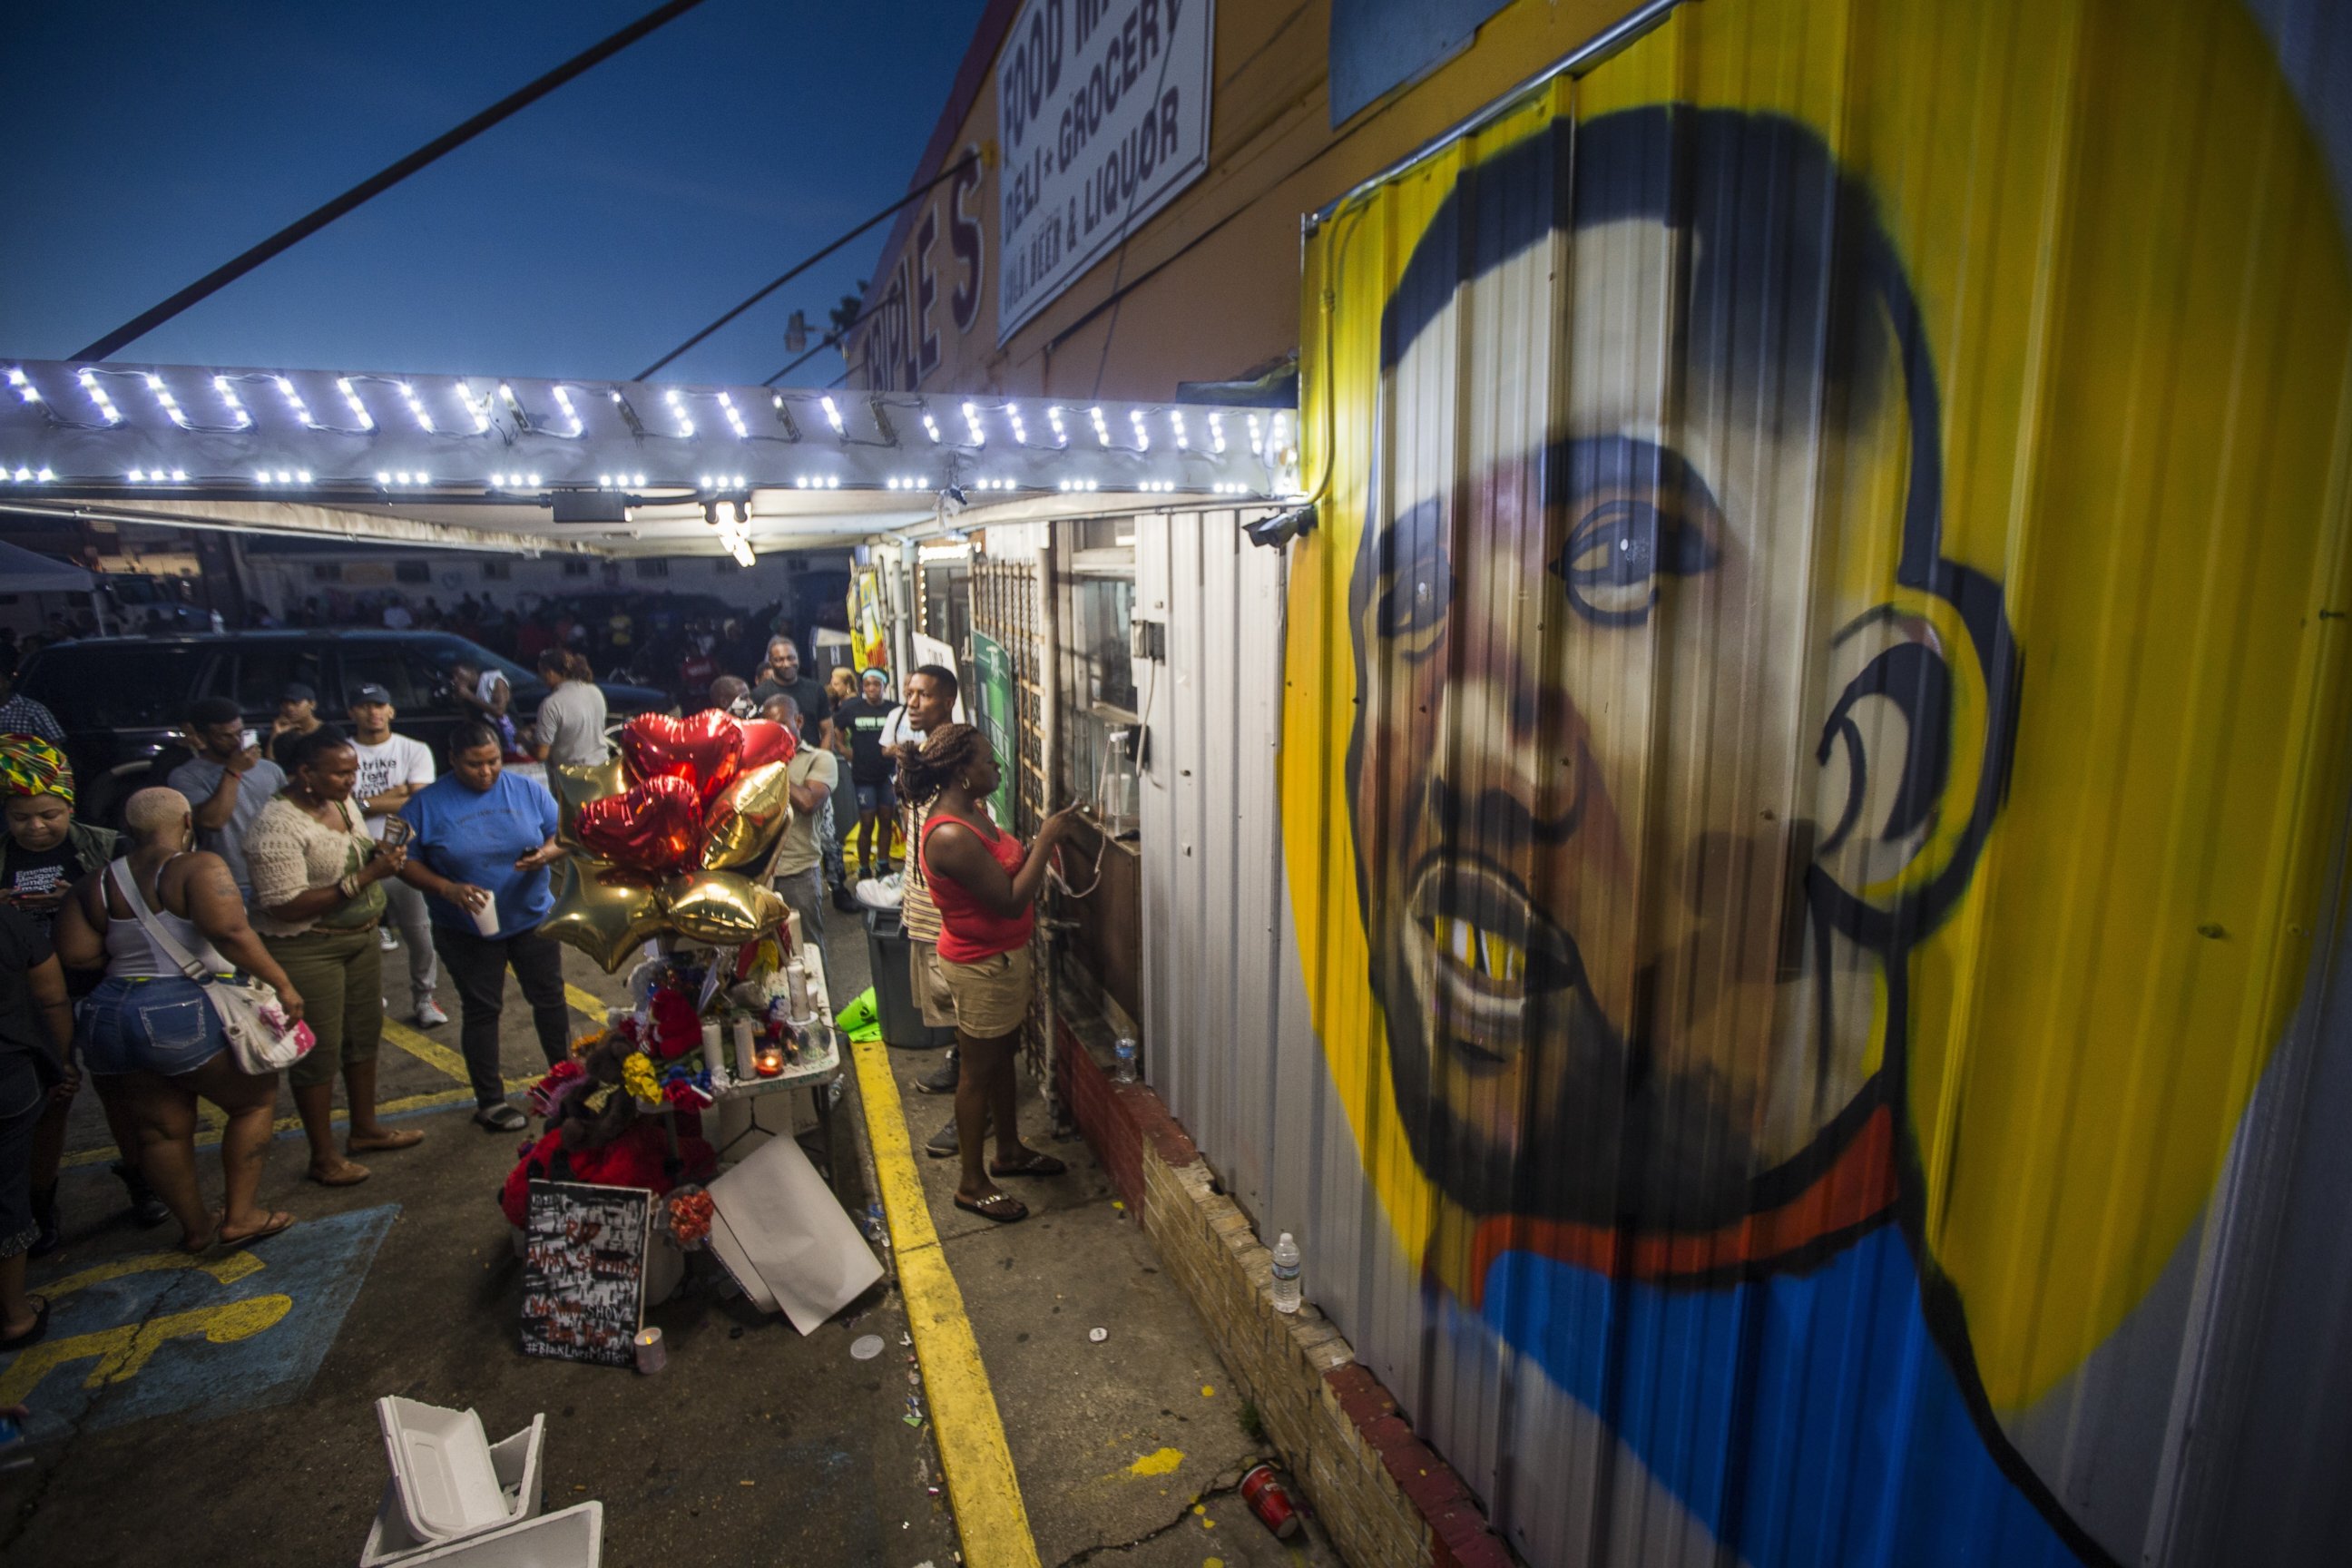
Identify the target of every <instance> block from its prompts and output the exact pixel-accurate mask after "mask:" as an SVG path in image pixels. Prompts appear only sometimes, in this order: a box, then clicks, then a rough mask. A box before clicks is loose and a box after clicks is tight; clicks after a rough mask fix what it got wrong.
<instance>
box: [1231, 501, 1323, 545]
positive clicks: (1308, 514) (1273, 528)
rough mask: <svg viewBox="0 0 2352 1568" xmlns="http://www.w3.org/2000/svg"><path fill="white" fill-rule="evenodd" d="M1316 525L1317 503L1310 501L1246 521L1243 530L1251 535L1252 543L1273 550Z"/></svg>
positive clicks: (1250, 540)
mask: <svg viewBox="0 0 2352 1568" xmlns="http://www.w3.org/2000/svg"><path fill="white" fill-rule="evenodd" d="M1314 527H1315V505H1314V503H1313V502H1312V501H1310V502H1308V503H1307V505H1305V506H1295V507H1292V508H1291V509H1290V510H1287V511H1278V512H1276V513H1275V514H1274V515H1273V516H1272V517H1262V518H1259V519H1258V520H1257V521H1255V522H1245V523H1244V524H1242V531H1243V532H1244V533H1245V534H1247V535H1249V542H1251V543H1252V544H1260V545H1264V546H1265V547H1266V548H1267V549H1269V550H1272V549H1279V548H1280V547H1281V546H1283V545H1286V544H1287V543H1289V542H1291V541H1292V540H1294V539H1297V537H1298V536H1299V535H1300V534H1303V533H1307V532H1309V531H1312V530H1313V529H1314Z"/></svg>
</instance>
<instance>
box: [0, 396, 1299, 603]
mask: <svg viewBox="0 0 2352 1568" xmlns="http://www.w3.org/2000/svg"><path fill="white" fill-rule="evenodd" d="M0 382H5V385H0V511H5V512H14V513H17V514H20V515H33V516H41V517H48V518H57V519H76V518H79V519H81V520H84V521H118V522H133V523H152V524H161V525H164V526H179V527H194V528H213V529H226V530H231V531H239V532H252V533H291V534H300V535H307V536H311V537H326V538H346V539H364V540H370V541H374V542H385V543H398V544H407V545H417V546H427V547H442V548H452V549H464V550H488V551H500V552H520V553H533V554H535V553H540V552H584V553H591V554H598V555H679V554H723V553H734V554H736V555H738V556H739V558H744V557H746V556H748V554H749V553H750V552H755V551H775V550H784V549H793V548H808V547H824V546H833V547H839V546H841V545H843V544H845V543H848V542H854V541H857V540H864V539H871V538H877V537H886V536H894V535H895V536H901V537H904V536H912V535H920V534H923V533H928V532H935V531H940V530H941V529H943V528H945V527H947V526H949V524H950V521H952V522H953V523H954V524H955V525H956V526H960V527H961V526H976V527H984V526H987V525H989V524H992V523H995V522H1000V521H1002V522H1012V521H1027V520H1030V519H1034V518H1038V517H1045V516H1055V515H1068V514H1070V513H1072V512H1076V511H1084V512H1086V513H1087V514H1091V515H1101V514H1104V513H1110V512H1118V511H1126V510H1146V509H1158V508H1166V507H1169V506H1171V505H1181V504H1182V503H1183V501H1184V500H1186V499H1188V498H1195V499H1198V500H1202V501H1204V502H1209V501H1220V500H1221V501H1222V502H1223V504H1228V505H1230V504H1233V503H1234V501H1235V500H1242V501H1246V500H1271V499H1275V498H1277V497H1280V496H1283V495H1286V494H1288V493H1290V492H1291V491H1293V490H1295V489H1296V488H1297V451H1296V443H1297V419H1296V418H1295V416H1292V415H1290V414H1289V413H1288V412H1287V411H1282V410H1277V411H1272V412H1267V411H1261V410H1244V409H1235V408H1223V407H1210V406H1204V405H1169V404H1124V403H1120V404H1104V405H1096V404H1091V403H1089V404H1056V403H1051V402H1046V401H1043V400H1037V401H1030V400H1008V399H1005V398H1002V397H974V398H961V397H948V396H940V395H919V394H913V393H851V392H826V391H814V392H812V391H803V390H777V389H772V388H769V387H764V386H737V387H720V386H687V385H664V384H647V383H642V382H603V381H538V380H523V379H505V380H501V379H497V378H491V377H482V376H449V375H395V374H382V373H376V372H358V371H353V372H334V371H275V370H257V369H251V368H241V367H195V366H186V365H125V364H120V363H112V362H109V363H100V364H77V363H59V362H55V361H20V362H15V363H10V362H7V361H5V360H0Z"/></svg>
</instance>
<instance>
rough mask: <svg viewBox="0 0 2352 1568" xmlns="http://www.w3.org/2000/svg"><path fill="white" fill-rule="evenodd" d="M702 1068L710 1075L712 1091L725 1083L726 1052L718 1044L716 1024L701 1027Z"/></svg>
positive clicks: (717, 1027)
mask: <svg viewBox="0 0 2352 1568" xmlns="http://www.w3.org/2000/svg"><path fill="white" fill-rule="evenodd" d="M702 1066H703V1068H704V1069H705V1070H706V1071H708V1072H709V1074H710V1084H711V1087H712V1088H713V1089H716V1088H717V1087H719V1084H720V1083H722V1082H723V1081H725V1079H726V1077H727V1052H726V1050H725V1049H724V1048H723V1047H720V1045H719V1026H718V1025H716V1024H705V1025H703V1026H702Z"/></svg>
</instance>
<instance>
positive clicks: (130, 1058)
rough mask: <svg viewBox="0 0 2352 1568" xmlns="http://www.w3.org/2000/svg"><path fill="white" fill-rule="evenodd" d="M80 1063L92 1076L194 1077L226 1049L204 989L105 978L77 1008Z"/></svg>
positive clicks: (166, 981)
mask: <svg viewBox="0 0 2352 1568" xmlns="http://www.w3.org/2000/svg"><path fill="white" fill-rule="evenodd" d="M76 1032H77V1033H78V1034H79V1036H80V1037H81V1053H82V1061H83V1063H84V1064H85V1065H86V1066H87V1067H88V1068H89V1070H90V1071H92V1072H94V1073H126V1072H152V1073H159V1074H161V1075H162V1076H163V1077H165V1078H172V1077H175V1076H177V1075H178V1074H180V1073H184V1072H192V1071H194V1069H195V1068H200V1067H202V1066H204V1065H205V1063H206V1062H208V1061H210V1060H212V1058H215V1057H216V1056H218V1055H219V1054H220V1053H221V1052H222V1051H224V1050H226V1049H227V1048H228V1037H227V1036H226V1034H224V1033H223V1032H222V1031H221V1022H220V1015H219V1014H217V1013H215V1012H214V1011H213V1005H212V1003H210V1002H209V1001H207V1000H205V988H204V987H203V986H201V985H198V984H196V983H195V982H194V981H192V980H183V979H181V978H180V977H179V976H178V975H176V974H175V975H170V976H166V977H164V978H162V979H156V980H127V979H115V978H109V979H106V980H102V981H100V983H99V986H98V989H97V990H95V991H93V992H91V993H90V994H89V996H88V997H86V998H85V999H84V1000H83V1002H82V1005H81V1012H80V1014H79V1020H78V1028H77V1031H76Z"/></svg>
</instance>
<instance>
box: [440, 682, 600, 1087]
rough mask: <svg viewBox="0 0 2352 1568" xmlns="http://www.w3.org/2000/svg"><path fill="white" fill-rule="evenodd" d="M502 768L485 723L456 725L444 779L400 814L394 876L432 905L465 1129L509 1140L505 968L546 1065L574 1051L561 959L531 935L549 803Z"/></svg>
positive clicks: (545, 857) (547, 852)
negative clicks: (468, 1112)
mask: <svg viewBox="0 0 2352 1568" xmlns="http://www.w3.org/2000/svg"><path fill="white" fill-rule="evenodd" d="M501 761H502V753H501V752H500V748H499V737H498V734H497V733H496V732H495V731H492V730H491V729H490V727H489V726H488V725H487V724H478V723H474V722H472V721H467V722H466V723H463V724H460V725H458V726H457V731H456V732H455V733H453V734H452V735H451V736H450V737H449V771H448V772H447V773H443V774H442V775H441V777H440V779H439V781H438V782H436V783H435V784H432V785H431V786H430V787H428V788H425V789H422V790H419V791H417V793H416V794H415V795H414V796H412V797H411V798H410V800H409V802H408V804H407V805H404V806H402V807H401V808H400V815H401V816H404V817H406V818H407V819H408V823H409V826H412V827H414V828H415V830H416V856H415V858H414V859H412V860H410V861H409V862H408V869H407V870H406V871H404V872H403V873H402V876H403V878H404V880H406V881H407V883H408V884H409V886H411V887H415V888H422V889H425V892H426V893H427V894H428V895H429V896H430V902H429V904H428V905H427V908H428V909H429V910H431V911H432V915H433V947H434V951H435V952H438V953H440V955H441V967H442V968H443V969H444V970H446V972H447V973H448V975H449V978H450V979H452V980H454V981H456V982H457V1001H458V1005H459V1017H460V1019H461V1021H460V1023H459V1024H458V1026H457V1032H458V1038H459V1041H460V1043H461V1044H462V1046H463V1047H464V1049H465V1053H466V1071H467V1076H468V1077H470V1078H471V1079H472V1080H473V1086H474V1120H475V1121H476V1122H477V1123H478V1124H479V1125H480V1126H481V1128H482V1130H483V1131H486V1132H512V1131H516V1130H518V1129H520V1127H522V1126H523V1125H524V1124H525V1121H526V1120H527V1119H526V1118H525V1117H524V1115H523V1113H522V1112H521V1111H520V1110H517V1109H516V1108H515V1107H514V1106H512V1105H509V1103H508V1102H507V1088H506V1079H505V1078H504V1077H503V1076H502V1074H501V1073H500V1071H499V1016H500V1014H501V1013H502V1012H503V1011H504V1010H505V1004H506V992H507V971H508V970H509V969H511V970H513V971H514V977H515V982H516V984H519V985H520V986H521V987H522V995H523V1000H524V1001H526V1002H528V1003H530V1019H531V1023H532V1025H533V1026H535V1027H536V1028H537V1029H538V1031H539V1048H540V1052H541V1055H543V1056H545V1057H546V1058H547V1061H548V1065H549V1066H551V1067H552V1066H553V1065H554V1064H556V1063H557V1062H560V1061H562V1060H563V1059H564V1058H566V1057H567V1056H569V1055H570V1054H571V1049H572V1005H571V1002H570V1001H569V999H568V998H566V997H565V995H564V994H563V951H562V949H561V948H559V947H558V946H556V944H555V939H554V938H552V937H545V936H541V935H540V934H539V931H538V930H537V929H536V928H537V927H538V925H539V922H540V921H543V920H545V919H546V918H547V911H548V910H551V909H553V908H554V907H555V893H554V890H553V889H551V888H550V887H549V886H548V878H547V868H549V867H550V866H552V865H554V864H555V863H556V862H557V861H558V860H561V859H562V858H563V850H562V847H561V846H559V845H558V844H557V843H556V841H555V829H556V811H555V797H554V796H553V795H550V794H548V793H547V789H546V786H544V785H542V784H537V783H535V782H533V781H531V780H529V779H523V778H518V777H516V776H515V775H514V774H512V773H508V772H506V771H505V770H504V769H503V768H502V767H501V765H500V763H501Z"/></svg>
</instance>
